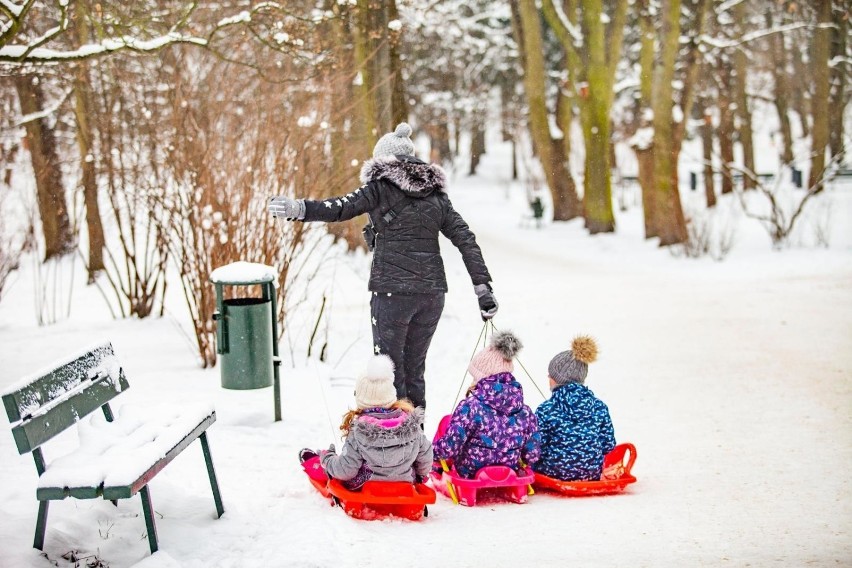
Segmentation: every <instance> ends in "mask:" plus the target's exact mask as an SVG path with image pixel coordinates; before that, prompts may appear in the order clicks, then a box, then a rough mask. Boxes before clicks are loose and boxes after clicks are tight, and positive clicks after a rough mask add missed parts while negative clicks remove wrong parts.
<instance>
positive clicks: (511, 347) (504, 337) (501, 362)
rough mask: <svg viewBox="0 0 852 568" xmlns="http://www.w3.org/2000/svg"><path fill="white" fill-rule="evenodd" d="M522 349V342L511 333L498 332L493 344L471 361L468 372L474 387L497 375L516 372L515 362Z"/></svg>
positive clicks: (492, 341)
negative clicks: (481, 381)
mask: <svg viewBox="0 0 852 568" xmlns="http://www.w3.org/2000/svg"><path fill="white" fill-rule="evenodd" d="M521 347H523V345H521V341H520V340H519V339H518V338H517V337H515V334H513V333H512V332H511V331H498V332H496V333H495V334H494V335H493V336H491V344H490V345H489V346H488V347H487V348H485V349H483V350H482V351H480V352H479V353H477V354H476V355H474V356H473V359H471V360H470V365H468V367H467V372H468V373H470V374H471V376H472V377H473V383H472V385H475V384H476V383H478V382H479V381H480V380H482V379H484V378H485V377H490V376H491V375H496V374H497V373H512V372H514V370H515V363H514V361H513V360H514V358H515V354H517V352H518V351H520V350H521ZM472 385H471V386H472Z"/></svg>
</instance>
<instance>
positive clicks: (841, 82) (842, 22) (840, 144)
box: [828, 8, 852, 157]
mask: <svg viewBox="0 0 852 568" xmlns="http://www.w3.org/2000/svg"><path fill="white" fill-rule="evenodd" d="M832 16H833V21H834V25H835V26H837V27H836V28H835V29H833V30H832V31H831V35H832V42H831V59H832V60H834V61H841V58H842V57H844V56H845V55H846V46H847V44H848V43H849V18H850V16H852V10H850V9H849V8H847V9H846V10H842V9H841V10H833V11H832ZM847 66H848V63H847V64H843V63H838V64H836V65H834V66H833V67H832V68H831V103H830V105H829V106H830V107H831V110H830V112H831V119H830V125H831V132H830V133H829V135H828V145H829V149H830V155H831V156H832V157H834V156H840V155H842V154H843V153H844V147H845V143H844V139H843V111H844V110H845V109H846V105H847V104H849V101H848V99H847V97H846V75H847V73H846V68H847Z"/></svg>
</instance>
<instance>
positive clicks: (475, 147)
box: [468, 120, 485, 176]
mask: <svg viewBox="0 0 852 568" xmlns="http://www.w3.org/2000/svg"><path fill="white" fill-rule="evenodd" d="M484 153H485V125H484V124H482V122H480V121H478V120H476V121H474V123H473V126H472V128H471V133H470V171H469V172H468V175H471V176H472V175H474V174H475V173H476V168H477V167H478V166H479V160H480V158H481V157H482V155H483V154H484Z"/></svg>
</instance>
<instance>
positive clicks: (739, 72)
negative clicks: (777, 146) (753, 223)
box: [734, 2, 757, 189]
mask: <svg viewBox="0 0 852 568" xmlns="http://www.w3.org/2000/svg"><path fill="white" fill-rule="evenodd" d="M746 8H747V6H746V3H745V2H741V3H740V4H738V5H737V6H736V7H734V20H736V21H737V22H738V24H739V28H738V29H739V35H740V36H743V35H745V33H746V29H745V22H746V17H747V12H746ZM735 49H736V51H734V71H735V73H736V77H735V78H734V86H735V88H736V90H735V94H734V100H735V101H736V103H737V110H736V115H737V117H738V118H739V130H738V132H739V140H740V144H741V145H742V149H743V166H745V170H746V171H748V172H753V173H755V174H756V173H757V172H756V171H755V169H754V142H753V141H752V128H751V110H749V106H748V95H747V92H746V86H747V85H746V84H747V79H748V58H747V57H746V51H745V50H746V49H748V48H747V47H746V46H740V47H738V48H735ZM754 187H755V180H754V179H752V178H751V177H750V176H743V189H754Z"/></svg>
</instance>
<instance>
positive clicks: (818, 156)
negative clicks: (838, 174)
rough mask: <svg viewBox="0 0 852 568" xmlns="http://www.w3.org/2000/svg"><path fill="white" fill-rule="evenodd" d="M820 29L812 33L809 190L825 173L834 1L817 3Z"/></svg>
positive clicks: (823, 0)
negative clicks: (811, 124) (832, 6)
mask: <svg viewBox="0 0 852 568" xmlns="http://www.w3.org/2000/svg"><path fill="white" fill-rule="evenodd" d="M815 4H816V12H817V28H816V29H815V30H814V32H813V44H812V47H811V58H812V60H811V66H812V69H813V78H814V97H813V100H812V101H811V114H812V115H813V129H812V136H811V172H810V176H809V179H808V187H817V184H819V183H821V181H822V179H823V173H824V170H825V151H826V148H827V147H828V121H829V117H830V114H829V108H828V99H829V78H830V73H829V67H828V58H829V56H830V55H831V33H832V32H831V28H830V26H831V23H832V14H831V0H816V3H815Z"/></svg>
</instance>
